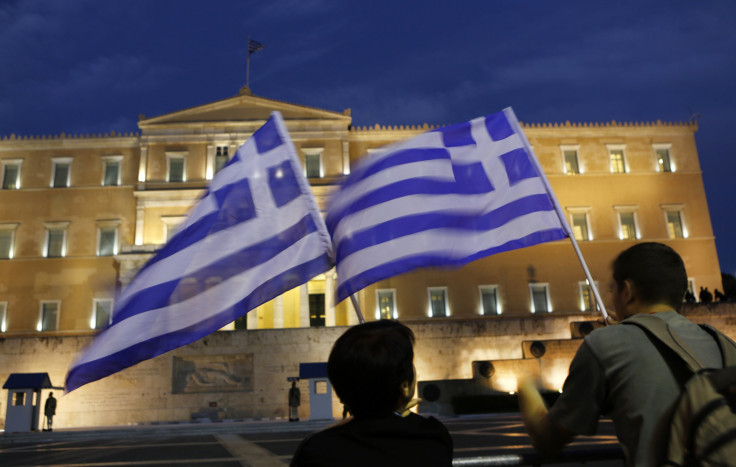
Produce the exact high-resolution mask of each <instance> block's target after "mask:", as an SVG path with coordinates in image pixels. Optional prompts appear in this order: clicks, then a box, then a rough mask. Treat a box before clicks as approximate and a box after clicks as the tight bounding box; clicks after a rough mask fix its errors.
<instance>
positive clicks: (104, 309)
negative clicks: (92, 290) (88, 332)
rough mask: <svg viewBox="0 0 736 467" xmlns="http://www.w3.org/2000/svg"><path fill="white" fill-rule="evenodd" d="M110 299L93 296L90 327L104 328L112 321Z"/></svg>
mask: <svg viewBox="0 0 736 467" xmlns="http://www.w3.org/2000/svg"><path fill="white" fill-rule="evenodd" d="M112 303H113V302H112V300H111V299H109V298H95V299H93V301H92V307H93V312H92V323H90V324H91V325H92V329H104V328H105V327H107V326H108V325H109V324H110V323H111V322H112Z"/></svg>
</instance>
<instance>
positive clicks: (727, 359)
mask: <svg viewBox="0 0 736 467" xmlns="http://www.w3.org/2000/svg"><path fill="white" fill-rule="evenodd" d="M700 327H701V328H702V329H704V330H705V331H707V332H708V334H710V335H711V336H713V338H714V339H715V340H716V341H717V342H718V347H719V348H720V349H721V355H722V356H723V366H724V368H725V367H727V366H734V365H736V343H735V342H734V341H732V340H731V339H729V338H728V336H726V335H725V334H723V333H722V332H721V331H719V330H718V329H716V328H714V327H713V326H711V325H710V324H701V325H700Z"/></svg>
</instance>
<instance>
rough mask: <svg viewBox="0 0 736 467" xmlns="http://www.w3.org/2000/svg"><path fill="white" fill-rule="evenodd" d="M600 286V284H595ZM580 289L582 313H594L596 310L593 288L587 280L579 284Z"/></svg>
mask: <svg viewBox="0 0 736 467" xmlns="http://www.w3.org/2000/svg"><path fill="white" fill-rule="evenodd" d="M595 285H596V286H598V283H597V282H596V284H595ZM578 286H579V288H580V311H593V310H595V309H596V305H595V294H594V293H593V287H591V286H590V282H588V281H587V280H585V281H580V282H578Z"/></svg>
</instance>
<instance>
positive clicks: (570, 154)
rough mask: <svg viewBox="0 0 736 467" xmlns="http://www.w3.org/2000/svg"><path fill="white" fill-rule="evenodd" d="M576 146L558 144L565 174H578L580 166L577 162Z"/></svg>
mask: <svg viewBox="0 0 736 467" xmlns="http://www.w3.org/2000/svg"><path fill="white" fill-rule="evenodd" d="M578 148H579V146H560V150H562V162H563V167H564V170H565V173H566V174H579V173H580V166H579V164H578Z"/></svg>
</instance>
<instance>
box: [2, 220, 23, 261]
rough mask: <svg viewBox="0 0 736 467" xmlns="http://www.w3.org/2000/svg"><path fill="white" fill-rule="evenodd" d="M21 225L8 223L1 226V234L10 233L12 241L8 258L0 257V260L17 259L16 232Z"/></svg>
mask: <svg viewBox="0 0 736 467" xmlns="http://www.w3.org/2000/svg"><path fill="white" fill-rule="evenodd" d="M19 225H20V224H19V223H18V222H7V223H2V224H0V233H4V232H8V234H9V235H10V241H9V242H8V256H7V257H2V256H0V260H4V259H13V258H14V257H15V231H16V229H18V226H19Z"/></svg>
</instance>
